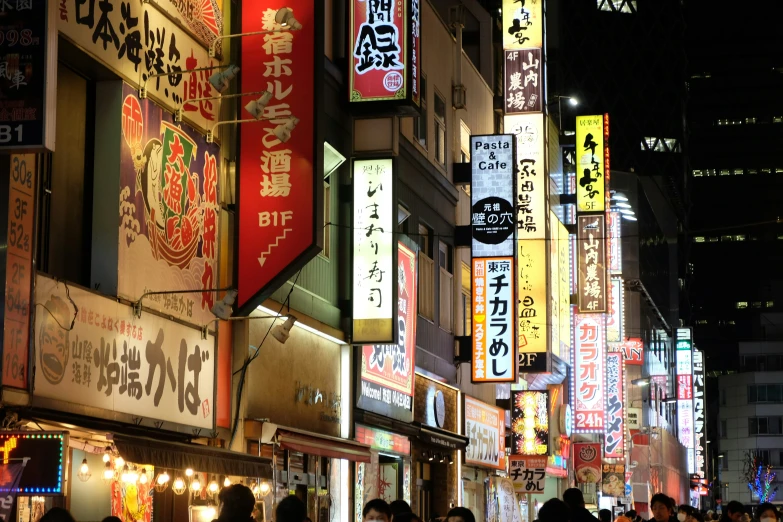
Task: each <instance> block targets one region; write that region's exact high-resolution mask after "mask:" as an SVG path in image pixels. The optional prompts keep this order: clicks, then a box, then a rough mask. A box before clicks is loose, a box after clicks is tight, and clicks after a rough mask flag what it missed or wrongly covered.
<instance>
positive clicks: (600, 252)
mask: <svg viewBox="0 0 783 522" xmlns="http://www.w3.org/2000/svg"><path fill="white" fill-rule="evenodd" d="M576 226H577V242H576V244H577V260H578V267H579V270H578V272H579V273H578V279H577V293H578V297H579V313H583V314H587V313H599V312H601V313H602V312H606V309H607V304H608V303H607V296H606V248H605V247H606V243H605V241H604V238H605V235H606V218H605V217H604V215H603V214H595V215H593V214H591V215H577V217H576Z"/></svg>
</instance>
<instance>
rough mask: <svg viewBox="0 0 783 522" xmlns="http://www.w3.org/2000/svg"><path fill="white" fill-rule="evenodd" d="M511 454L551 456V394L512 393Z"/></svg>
mask: <svg viewBox="0 0 783 522" xmlns="http://www.w3.org/2000/svg"><path fill="white" fill-rule="evenodd" d="M511 453H512V454H513V455H548V454H549V392H548V391H514V392H511Z"/></svg>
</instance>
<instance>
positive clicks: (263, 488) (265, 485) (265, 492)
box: [258, 482, 272, 497]
mask: <svg viewBox="0 0 783 522" xmlns="http://www.w3.org/2000/svg"><path fill="white" fill-rule="evenodd" d="M258 489H259V490H260V491H261V496H262V497H265V496H267V495H268V494H269V492H270V491H271V490H272V488H271V487H270V486H269V482H262V483H261V485H260V486H259V488H258Z"/></svg>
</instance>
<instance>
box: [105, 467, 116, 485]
mask: <svg viewBox="0 0 783 522" xmlns="http://www.w3.org/2000/svg"><path fill="white" fill-rule="evenodd" d="M113 478H114V470H113V469H112V468H111V462H107V463H106V467H105V468H104V470H103V481H104V482H105V483H107V484H108V483H110V482H111V481H112V479H113Z"/></svg>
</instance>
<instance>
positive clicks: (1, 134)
mask: <svg viewBox="0 0 783 522" xmlns="http://www.w3.org/2000/svg"><path fill="white" fill-rule="evenodd" d="M55 25H56V23H55V19H54V10H53V9H49V2H46V1H44V0H17V1H15V2H11V1H5V2H0V92H2V93H3V96H2V99H0V150H22V149H26V150H30V151H32V150H43V149H48V150H50V151H53V150H54V117H55V115H54V112H55V111H54V104H55V103H56V102H55V92H56V87H54V85H55V84H56V82H55V81H54V80H55V76H56V73H57V61H56V58H57V57H56V51H57V45H56V42H57V31H56V28H55Z"/></svg>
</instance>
